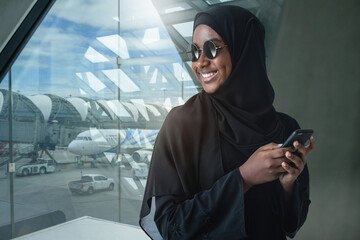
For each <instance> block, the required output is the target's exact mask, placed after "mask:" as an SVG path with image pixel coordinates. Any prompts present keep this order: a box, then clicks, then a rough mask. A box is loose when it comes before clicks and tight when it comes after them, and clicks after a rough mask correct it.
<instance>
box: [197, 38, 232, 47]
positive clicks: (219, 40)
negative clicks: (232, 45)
mask: <svg viewBox="0 0 360 240" xmlns="http://www.w3.org/2000/svg"><path fill="white" fill-rule="evenodd" d="M206 41H213V42H217V43H224V44H226V43H225V42H224V41H223V40H221V39H219V38H210V39H208V40H206ZM206 41H205V42H206ZM193 43H194V42H193ZM194 44H195V45H196V46H198V45H197V44H196V43H194Z"/></svg>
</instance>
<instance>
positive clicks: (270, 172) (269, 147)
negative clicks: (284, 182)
mask: <svg viewBox="0 0 360 240" xmlns="http://www.w3.org/2000/svg"><path fill="white" fill-rule="evenodd" d="M287 151H290V152H292V151H293V150H292V147H288V148H281V147H280V145H278V144H276V143H269V144H266V145H264V146H262V147H260V148H259V149H257V150H256V151H255V152H254V153H253V154H252V155H251V156H250V158H249V159H248V160H247V161H246V162H245V163H244V164H243V165H241V166H240V167H239V170H240V174H241V176H242V179H243V182H244V193H246V191H247V190H249V189H250V188H251V187H252V186H254V185H257V184H262V183H266V182H271V181H274V180H275V179H278V178H279V176H280V175H281V174H282V173H284V172H285V170H284V168H283V167H282V166H281V163H282V162H285V161H287V159H286V157H285V153H286V152H287Z"/></svg>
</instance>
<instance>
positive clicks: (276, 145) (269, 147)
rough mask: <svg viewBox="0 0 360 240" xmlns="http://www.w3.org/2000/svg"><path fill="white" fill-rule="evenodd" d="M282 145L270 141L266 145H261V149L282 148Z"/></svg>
mask: <svg viewBox="0 0 360 240" xmlns="http://www.w3.org/2000/svg"><path fill="white" fill-rule="evenodd" d="M280 146H281V145H279V144H276V143H269V144H266V145H264V146H262V147H260V148H259V150H262V151H267V150H273V149H278V148H280Z"/></svg>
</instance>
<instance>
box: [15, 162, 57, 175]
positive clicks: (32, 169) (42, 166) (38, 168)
mask: <svg viewBox="0 0 360 240" xmlns="http://www.w3.org/2000/svg"><path fill="white" fill-rule="evenodd" d="M51 172H55V162H54V160H52V159H43V158H37V159H35V160H31V161H30V162H29V163H27V164H23V165H21V166H20V167H18V168H17V169H16V175H17V176H28V175H30V174H45V173H51Z"/></svg>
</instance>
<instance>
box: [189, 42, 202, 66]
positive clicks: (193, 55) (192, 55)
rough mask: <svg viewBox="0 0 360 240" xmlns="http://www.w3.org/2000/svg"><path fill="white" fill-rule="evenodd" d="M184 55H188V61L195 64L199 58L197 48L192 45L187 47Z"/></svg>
mask: <svg viewBox="0 0 360 240" xmlns="http://www.w3.org/2000/svg"><path fill="white" fill-rule="evenodd" d="M186 53H187V55H188V58H189V60H190V61H192V62H196V61H197V60H198V59H199V57H200V56H199V55H200V51H199V48H198V47H197V46H196V45H195V44H194V43H192V44H190V45H189V47H188V50H187V52H186Z"/></svg>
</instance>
